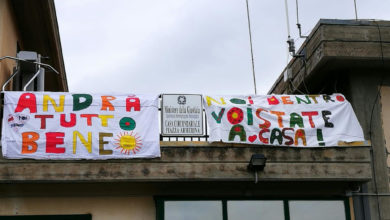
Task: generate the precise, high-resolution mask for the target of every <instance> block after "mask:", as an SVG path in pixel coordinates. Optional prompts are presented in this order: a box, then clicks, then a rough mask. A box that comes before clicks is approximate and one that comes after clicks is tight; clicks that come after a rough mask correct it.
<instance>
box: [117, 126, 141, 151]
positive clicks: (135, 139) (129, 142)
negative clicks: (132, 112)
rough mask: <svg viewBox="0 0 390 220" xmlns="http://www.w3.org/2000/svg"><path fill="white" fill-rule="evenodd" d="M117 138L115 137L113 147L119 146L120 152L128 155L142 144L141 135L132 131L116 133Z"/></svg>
mask: <svg viewBox="0 0 390 220" xmlns="http://www.w3.org/2000/svg"><path fill="white" fill-rule="evenodd" d="M117 137H118V138H117V139H115V141H116V142H115V145H117V146H118V147H116V148H115V149H120V148H121V153H122V154H127V155H129V154H130V153H133V154H136V153H137V152H138V151H139V150H140V149H141V146H142V142H141V137H139V136H138V135H137V133H135V134H133V132H132V131H131V132H127V131H125V132H123V133H122V132H121V133H120V134H118V135H117Z"/></svg>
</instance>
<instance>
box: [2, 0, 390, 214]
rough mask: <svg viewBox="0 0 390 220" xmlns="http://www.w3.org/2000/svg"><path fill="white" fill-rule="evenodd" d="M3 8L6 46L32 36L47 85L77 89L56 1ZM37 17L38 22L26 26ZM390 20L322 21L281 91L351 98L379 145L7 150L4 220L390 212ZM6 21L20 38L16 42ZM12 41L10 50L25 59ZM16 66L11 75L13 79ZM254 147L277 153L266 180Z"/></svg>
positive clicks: (27, 43) (27, 44) (25, 45)
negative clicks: (130, 152)
mask: <svg viewBox="0 0 390 220" xmlns="http://www.w3.org/2000/svg"><path fill="white" fill-rule="evenodd" d="M30 2H34V3H37V2H39V3H38V4H33V3H30ZM0 10H3V11H7V12H6V13H1V15H2V16H3V17H1V18H0V19H1V20H0V22H2V23H1V24H4V23H7V25H5V26H4V25H3V26H0V30H1V32H0V34H1V33H3V35H1V36H2V37H1V38H0V39H1V42H4V39H7V42H11V43H12V42H13V43H17V42H19V41H20V43H19V44H20V45H21V46H20V47H21V48H22V49H23V50H33V51H38V52H39V53H40V54H45V55H46V54H47V55H49V56H51V57H52V59H51V60H50V62H51V65H53V67H55V68H56V69H57V70H59V71H60V73H61V75H60V76H61V77H59V78H55V79H45V82H46V83H48V85H47V86H46V84H45V88H47V89H45V90H55V91H67V86H66V77H65V71H64V67H63V60H62V54H61V47H60V42H59V36H58V28H57V25H56V18H55V11H54V4H53V1H28V2H27V1H12V2H11V1H5V0H4V1H0ZM34 10H35V12H32V11H34ZM26 13H32V14H31V16H30V17H35V18H36V19H37V20H36V23H34V22H33V19H30V20H29V21H25V20H26V19H25V18H26V17H27V16H26ZM38 21H45V25H44V27H45V28H47V29H45V28H44V27H41V28H42V30H41V31H40V32H39V33H40V34H42V33H45V34H42V36H40V35H37V36H36V37H31V39H30V38H28V39H27V40H23V39H25V38H23V36H24V35H25V36H28V35H29V30H31V29H35V27H36V25H39V24H41V23H42V22H38ZM24 22H26V23H24ZM21 23H23V25H20V24H21ZM387 24H388V23H386V22H381V23H379V24H378V25H377V23H375V22H374V23H372V22H368V21H356V22H351V21H348V22H346V21H324V20H322V21H320V22H319V24H318V25H317V26H316V28H315V29H314V30H313V31H312V33H311V35H310V36H309V38H308V39H307V40H306V42H305V43H304V45H303V47H302V48H301V51H302V50H304V51H305V54H306V55H305V57H304V58H303V59H302V58H295V59H293V60H292V61H291V62H290V64H289V65H288V68H291V69H292V77H291V78H290V79H289V80H288V81H287V82H284V81H283V79H282V77H281V78H280V79H279V80H278V81H277V82H276V83H275V85H274V86H273V88H272V89H271V91H270V93H280V94H282V93H298V92H299V91H301V90H302V89H303V88H305V89H307V91H305V93H314V94H315V93H321V94H328V93H334V92H341V93H344V94H345V95H346V97H347V98H348V99H349V100H350V101H351V103H352V105H353V107H354V110H355V112H356V114H357V116H358V118H359V121H360V123H361V125H362V127H363V129H364V132H365V135H366V139H367V140H371V142H370V141H366V142H359V143H340V146H335V147H327V148H293V147H277V146H258V145H243V144H227V143H207V142H204V141H162V142H161V143H160V145H161V157H160V158H155V159H132V160H104V161H103V160H96V161H91V160H54V161H53V160H52V161H48V160H31V159H22V160H8V159H5V158H3V157H2V156H0V219H1V218H7V219H16V218H17V217H20V218H24V219H34V218H36V219H45V218H46V219H52V218H55V219H94V220H100V219H145V220H151V219H161V220H162V219H171V220H175V219H230V220H232V219H293V220H294V219H346V220H350V219H390V217H389V216H390V215H389V213H388V212H389V210H388V209H387V208H386V207H389V203H388V202H389V201H388V199H387V197H386V196H380V195H379V194H383V195H385V194H386V193H388V191H389V181H388V167H387V165H386V159H387V155H386V151H385V149H386V145H385V140H386V138H387V137H388V135H389V134H388V133H389V132H388V131H387V130H386V129H385V128H386V126H388V125H387V124H386V120H385V119H384V118H386V115H385V114H386V109H387V108H388V106H387V105H388V103H387V102H386V103H385V100H384V97H387V96H389V95H390V94H389V92H388V90H387V89H386V87H385V85H386V83H387V81H386V79H385V77H383V78H384V79H383V80H380V79H382V78H381V77H379V78H378V77H377V76H378V75H379V76H385V74H384V73H385V72H386V71H385V68H386V62H384V61H386V56H387V57H389V56H390V55H389V54H390V53H389V52H388V51H386V48H388V46H387V47H386V40H385V39H386V37H387V38H389V37H390V29H387V27H386V25H387ZM4 27H7V28H9V29H12V30H13V31H11V32H8V34H12V33H14V34H13V35H12V36H9V37H5V36H4V32H5V31H3V30H4V29H3V28H4ZM378 28H379V29H378ZM378 30H381V31H382V32H383V33H381V34H379V32H378ZM379 37H380V38H379ZM11 38H12V39H11ZM41 38H43V39H44V40H43V42H42V41H41ZM19 39H20V40H19ZM33 39H35V40H36V42H34V41H33ZM378 39H381V40H378ZM48 42H50V43H48ZM11 43H7V44H6V45H10V44H11ZM2 45H4V44H2ZM44 46H46V47H44ZM41 47H42V48H41ZM365 47H367V50H364V49H362V48H365ZM3 48H5V46H2V47H1V48H0V49H1V50H0V51H1V53H2V55H15V54H16V51H17V49H16V48H15V50H14V49H12V48H11V49H9V51H8V50H7V51H5V49H3ZM365 52H366V53H365ZM381 52H383V54H384V55H383V56H381V54H382V53H381ZM8 53H10V54H8ZM382 58H383V59H384V61H383V62H382V61H381V60H382ZM382 64H383V65H382ZM7 65H9V66H8V67H6V65H4V66H1V68H2V74H3V73H4V74H6V75H7V76H9V74H10V73H11V72H12V71H11V69H12V63H7ZM387 67H388V66H387ZM7 71H8V72H7ZM48 75H49V74H48ZM51 75H53V76H54V74H51ZM3 80H6V77H4V79H3ZM51 81H53V84H51V83H49V82H51ZM323 82H326V83H323ZM49 84H50V85H49ZM378 85H380V87H381V90H378ZM51 86H53V87H51ZM306 87H307V88H306ZM49 88H50V89H49ZM333 88H336V89H337V91H336V90H333ZM10 89H12V88H10ZM298 90H299V91H298ZM377 91H381V93H380V96H379V95H378V98H376V95H377V94H378V93H377ZM372 103H376V104H375V106H376V107H375V108H373V105H372ZM381 103H383V104H381ZM371 112H373V113H372V117H371ZM368 116H369V117H368ZM371 118H372V119H371ZM369 128H371V129H369ZM254 154H263V155H265V156H266V157H267V162H266V166H265V168H264V170H263V171H261V172H258V173H257V175H258V181H257V182H256V178H255V175H256V174H255V173H254V172H252V171H250V170H248V168H247V167H248V163H249V161H250V159H251V157H252V155H254ZM365 194H367V195H365ZM372 195H374V196H372ZM184 216H186V217H184Z"/></svg>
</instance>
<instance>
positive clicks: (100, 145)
mask: <svg viewBox="0 0 390 220" xmlns="http://www.w3.org/2000/svg"><path fill="white" fill-rule="evenodd" d="M2 129H3V131H2V140H1V141H2V152H3V155H4V157H6V158H14V159H15V158H33V159H99V160H100V159H121V158H122V159H124V158H153V157H159V156H160V139H159V123H158V95H97V94H93V95H92V94H76V93H60V92H6V93H5V94H4V116H3V126H2Z"/></svg>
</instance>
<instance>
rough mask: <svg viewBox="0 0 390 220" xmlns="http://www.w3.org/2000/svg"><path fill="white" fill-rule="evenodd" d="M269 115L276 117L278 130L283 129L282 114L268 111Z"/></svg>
mask: <svg viewBox="0 0 390 220" xmlns="http://www.w3.org/2000/svg"><path fill="white" fill-rule="evenodd" d="M270 113H271V114H274V115H276V116H277V117H278V124H279V127H280V128H283V118H282V116H283V115H284V112H278V111H270Z"/></svg>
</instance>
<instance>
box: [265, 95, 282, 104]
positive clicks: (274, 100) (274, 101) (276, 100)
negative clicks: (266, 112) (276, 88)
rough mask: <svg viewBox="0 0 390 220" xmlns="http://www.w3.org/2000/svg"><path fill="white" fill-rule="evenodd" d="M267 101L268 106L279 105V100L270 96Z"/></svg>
mask: <svg viewBox="0 0 390 220" xmlns="http://www.w3.org/2000/svg"><path fill="white" fill-rule="evenodd" d="M267 100H268V104H270V105H277V104H279V100H278V99H277V98H276V97H275V96H272V97H271V98H267Z"/></svg>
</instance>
